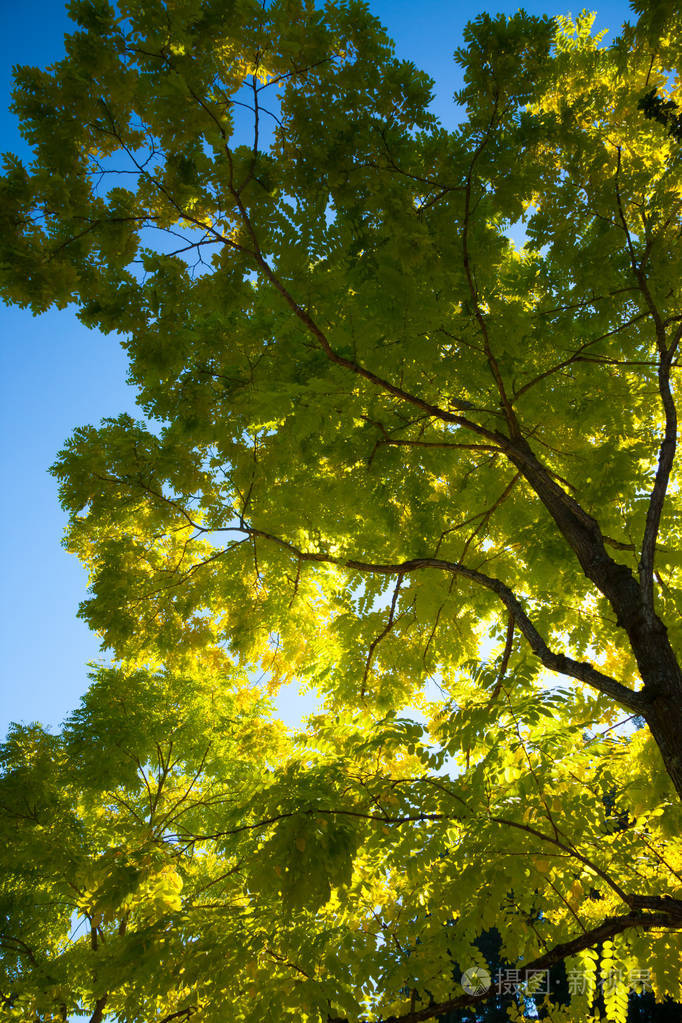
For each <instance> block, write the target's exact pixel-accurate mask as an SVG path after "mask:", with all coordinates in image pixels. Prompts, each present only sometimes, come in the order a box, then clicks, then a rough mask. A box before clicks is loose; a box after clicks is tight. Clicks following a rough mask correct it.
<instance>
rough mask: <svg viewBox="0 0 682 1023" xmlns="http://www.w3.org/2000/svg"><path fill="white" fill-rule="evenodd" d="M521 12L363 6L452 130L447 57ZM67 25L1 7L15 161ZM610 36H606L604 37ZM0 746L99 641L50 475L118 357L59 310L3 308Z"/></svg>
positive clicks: (89, 419) (432, 0)
mask: <svg viewBox="0 0 682 1023" xmlns="http://www.w3.org/2000/svg"><path fill="white" fill-rule="evenodd" d="M518 6H519V4H518V3H507V2H502V0H500V2H489V3H488V4H486V3H485V2H482V3H480V4H478V3H473V2H465V3H458V2H456V0H420V2H419V3H416V4H415V2H414V0H374V2H373V3H371V7H372V9H373V10H374V12H375V13H376V14H377V15H378V16H379V17H380V18H381V20H382V21H383V22H384V24H385V25H386V26H387V27H388V29H389V32H390V34H391V35H392V37H393V38H394V40H395V42H396V48H397V51H398V54H399V55H400V56H401V57H404V58H407V59H410V60H413V61H414V62H415V63H416V64H417V65H418V66H419V67H422V68H424V69H425V70H426V71H428V72H429V74H430V75H431V76H432V77H433V78H434V79H435V83H436V87H435V91H436V98H435V101H434V110H435V112H436V113H437V114H438V115H439V116H440V118H441V120H442V121H443V122H444V123H445V124H446V125H447V126H452V125H453V124H454V123H455V120H456V110H455V107H454V105H453V102H452V94H453V92H454V90H455V89H457V88H459V86H460V79H459V72H458V68H457V66H456V65H455V64H454V62H453V60H452V52H453V50H454V49H455V48H456V47H457V46H459V45H460V44H461V40H462V30H463V28H464V25H465V23H466V21H467V20H469V19H470V18H472V17H474V16H475V15H476V14H477V13H479V12H480V11H481V10H488V11H489V12H491V13H494V12H498V11H501V12H504V13H513V12H514V11H515V10H516V9H517V8H518ZM524 7H525V9H526V10H527V11H528V12H529V13H531V14H543V13H547V14H565V13H568V11H569V10H571V9H572V11H573V13H577V12H578V11H579V10H580V5H573V6H572V8H571V7H570V6H569V4H567V5H566V6H563V5H561V4H560V3H559V4H557V3H556V2H547V3H536V2H534V0H530V2H527V3H525V4H524ZM597 10H598V20H597V25H598V27H599V28H610V29H611V30H612V31H613V34H616V31H617V29H618V27H619V26H620V24H621V23H622V21H623V20H624V19H625V18H627V17H628V15H629V5H628V3H627V0H607V2H604V3H601V4H600V5H599V7H598V8H597ZM68 29H69V20H68V18H67V16H66V11H65V8H63V7H62V6H61V4H60V2H59V0H21V2H19V3H17V0H0V68H1V73H2V80H1V88H2V92H3V95H4V97H5V98H4V100H3V102H2V103H0V149H1V150H2V151H8V150H9V151H12V152H16V153H19V154H20V155H22V156H24V157H25V156H26V147H25V145H24V143H23V142H22V140H21V138H20V137H19V134H18V132H17V129H16V124H15V122H14V119H13V117H12V115H11V114H9V113H8V112H7V105H8V103H9V90H10V85H11V67H12V65H14V64H34V65H39V66H45V65H47V64H49V63H51V62H52V61H54V60H56V59H58V58H59V57H60V56H61V54H62V52H63V48H62V47H63V36H64V33H65V32H66V31H68ZM607 38H608V37H607ZM0 338H2V342H1V346H2V347H1V349H0V380H1V381H2V382H1V384H0V386H1V388H2V394H1V396H0V397H1V401H0V419H1V422H0V430H1V431H2V433H1V435H2V438H3V443H2V450H1V451H0V458H1V465H0V479H2V480H3V482H4V501H3V502H2V507H1V509H0V515H1V516H2V523H1V528H0V537H1V541H0V543H1V545H2V547H1V550H0V558H1V561H0V563H1V564H2V567H3V573H2V588H1V590H2V591H1V594H0V597H1V599H2V607H1V609H0V611H1V613H0V642H1V643H2V650H3V659H2V673H1V675H0V739H1V737H2V736H3V735H4V733H5V730H6V727H7V724H8V723H9V722H10V721H32V720H40V721H42V722H43V723H44V724H47V725H52V726H56V725H58V724H59V722H60V721H61V720H62V719H63V718H64V716H65V715H66V714H67V713H68V712H69V711H70V710H71V709H72V708H73V707H74V706H75V705H76V704H77V702H78V699H79V697H80V695H81V693H82V692H83V691H84V689H85V687H86V684H87V679H86V670H87V669H86V662H87V661H91V660H97V659H99V658H100V657H101V656H102V655H101V653H100V650H99V643H98V640H97V637H95V636H93V635H92V634H90V633H89V632H88V629H87V628H86V626H85V625H84V623H83V622H81V621H80V620H79V619H77V618H76V611H77V607H78V603H79V601H80V600H82V599H83V596H84V594H85V586H86V581H85V576H84V573H83V572H82V570H81V569H80V567H79V565H78V563H77V562H76V560H75V558H73V557H72V556H71V555H68V554H67V553H66V552H65V551H64V550H63V549H62V548H61V546H60V540H61V536H62V532H63V528H64V523H65V518H64V515H63V513H62V512H61V510H60V508H59V505H58V501H57V495H56V486H55V481H54V480H53V479H52V477H51V476H49V475H48V472H47V469H48V467H49V466H50V464H51V463H52V462H53V461H54V458H55V456H56V454H57V452H58V451H59V449H60V447H61V446H62V444H63V442H64V440H65V439H66V438H67V437H68V436H69V434H70V433H71V432H72V430H73V429H74V427H76V426H78V425H82V424H84V423H95V422H97V421H99V420H100V419H101V418H102V417H103V416H108V415H117V414H118V413H120V412H123V411H128V412H131V413H133V414H134V411H135V395H134V392H133V391H132V390H131V388H130V387H128V386H127V384H126V382H125V380H126V364H125V359H124V356H123V353H122V351H121V349H120V348H119V347H118V345H117V343H116V340H115V339H114V338H113V337H103V336H101V335H99V334H97V333H96V332H94V331H88V330H86V329H85V328H84V327H82V326H81V325H80V324H79V323H78V321H77V320H76V319H75V317H74V315H73V314H72V313H71V312H70V311H69V310H65V311H57V310H52V311H50V312H48V313H46V314H45V315H43V316H40V317H32V316H31V314H30V313H28V312H26V311H25V310H21V309H18V308H17V307H12V308H7V307H3V306H2V305H0ZM305 706H306V701H305V700H301V699H300V698H299V697H297V696H296V694H295V693H293V692H288V693H287V694H286V695H285V697H284V699H283V701H282V703H281V708H282V712H283V714H284V716H285V717H286V718H287V719H290V720H296V719H297V718H298V717H299V715H300V713H301V712H302V709H304V708H305Z"/></svg>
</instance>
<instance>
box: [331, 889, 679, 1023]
mask: <svg viewBox="0 0 682 1023" xmlns="http://www.w3.org/2000/svg"><path fill="white" fill-rule="evenodd" d="M661 901H666V900H661ZM670 901H671V902H672V901H673V900H670ZM633 927H639V928H641V929H642V930H644V931H650V930H654V929H656V928H659V927H660V928H666V929H670V930H677V929H680V928H682V919H681V918H680V916H678V914H677V912H668V911H667V910H666V911H663V912H658V913H644V912H641V911H637V910H634V911H633V912H631V913H628V914H627V915H623V916H611V917H607V918H606V920H603V921H602V922H601V923H600V924H597V926H596V927H593V928H592V929H591V930H589V931H585V932H584V933H583V934H578V935H576V937H575V938H571V939H570V940H569V941H565V942H563V943H562V944H560V945H555V946H554V948H552V949H550V950H549V951H547V952H544V953H543V954H542V955H541V956H538V957H537V958H536V959H532V960H531V961H530V962H528V963H523V969H525V970H526V971H534V970H548V969H549V968H550V967H551V966H554V964H555V963H558V962H561V961H562V960H564V959H567V958H568V957H569V956H573V955H577V953H578V952H582V951H583V950H584V949H586V948H594V946H595V945H597V944H599V943H600V942H603V941H607V940H609V939H610V938H614V937H615V936H616V935H617V934H622V933H623V931H628V930H630V929H631V928H633ZM526 975H527V974H526ZM494 993H495V989H494V987H490V988H489V989H488V990H487V991H485V992H483V994H480V995H469V994H463V995H457V996H456V997H455V998H448V999H447V1000H446V1001H444V1002H434V1003H433V1004H432V1005H428V1006H426V1008H424V1009H418V1010H417V1011H416V1012H415V1011H411V1012H406V1013H404V1014H403V1015H401V1016H388V1017H385V1018H384V1019H383V1020H382V1021H377V1023H421V1021H422V1020H427V1019H433V1018H434V1017H435V1016H440V1015H442V1014H443V1013H446V1012H451V1011H452V1010H453V1009H462V1008H466V1007H467V1006H470V1005H477V1004H479V1003H480V1002H484V1001H486V999H488V998H490V997H491V996H492V995H493V994H494ZM328 1023H347V1021H346V1020H345V1019H344V1018H343V1017H338V1016H337V1017H329V1019H328ZM363 1023H367V1021H363Z"/></svg>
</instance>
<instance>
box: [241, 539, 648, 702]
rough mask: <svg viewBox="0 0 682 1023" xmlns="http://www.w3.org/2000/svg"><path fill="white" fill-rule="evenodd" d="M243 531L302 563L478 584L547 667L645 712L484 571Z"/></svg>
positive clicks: (624, 689) (623, 688)
mask: <svg viewBox="0 0 682 1023" xmlns="http://www.w3.org/2000/svg"><path fill="white" fill-rule="evenodd" d="M241 528H242V529H243V530H244V532H246V533H248V534H250V535H255V536H260V537H262V538H263V539H265V540H270V541H272V542H273V543H276V544H278V545H279V546H280V547H284V548H285V549H286V550H288V551H290V552H291V553H292V554H293V555H294V556H295V557H296V558H298V559H300V560H301V561H316V562H319V563H322V564H334V565H339V566H341V567H343V568H350V569H353V570H354V571H357V572H365V573H371V574H375V575H405V574H408V573H412V572H416V571H418V570H419V569H423V568H435V569H438V570H439V571H443V572H449V573H451V574H452V575H458V576H461V577H462V578H464V579H468V580H469V581H470V582H473V583H476V584H477V585H478V586H482V587H484V588H485V589H487V590H490V591H492V592H493V593H494V594H495V595H496V596H497V597H498V598H499V600H500V601H501V602H502V603H503V604H504V606H505V607H506V608H507V610H508V612H509V614H510V615H512V616H513V618H514V621H515V622H516V624H517V626H518V628H519V630H520V631H521V633H522V634H523V636H524V637H525V639H526V641H527V642H528V645H529V646H530V648H531V650H532V651H533V653H534V654H535V656H536V657H537V658H538V659H539V660H540V661H541V663H542V664H543V665H544V666H545V667H546V668H549V669H551V670H552V671H556V672H559V673H560V674H562V675H569V676H570V677H571V678H576V679H578V680H579V681H581V682H585V683H586V684H587V685H589V686H591V687H592V688H593V689H596V690H598V692H600V693H604V694H605V695H607V696H610V697H611V698H612V699H613V700H615V701H616V702H617V703H620V704H621V705H622V706H624V707H627V708H628V709H629V710H634V711H638V712H641V710H642V703H643V701H642V697H641V696H640V695H639V694H638V693H636V692H634V691H633V690H632V689H629V688H628V687H627V686H624V685H623V684H622V683H621V682H618V681H616V679H614V678H611V677H610V676H608V675H604V674H603V673H602V672H600V671H598V670H597V669H596V668H594V667H593V666H592V665H591V664H588V663H587V662H584V661H576V660H574V659H573V658H572V657H568V656H567V655H566V654H560V653H556V651H554V650H552V649H551V648H550V647H549V646H548V644H547V643H546V642H545V640H544V639H543V638H542V636H541V635H540V633H539V632H538V630H537V629H536V627H535V625H534V624H533V622H532V621H531V619H530V618H529V616H528V615H527V613H526V611H525V609H524V607H523V605H522V604H521V602H520V600H519V599H518V597H517V596H516V595H515V594H514V593H513V591H512V590H511V589H510V588H509V587H508V586H507V585H506V583H503V582H502V581H501V580H500V579H496V578H495V577H493V576H488V575H484V574H483V573H482V572H478V571H477V570H476V569H473V568H468V567H467V566H465V565H462V564H460V563H459V562H455V561H446V560H443V559H442V558H413V559H411V560H408V561H402V562H397V563H395V564H376V563H372V562H366V561H357V560H355V559H353V558H339V557H333V556H332V555H330V554H325V553H322V552H319V551H302V550H301V549H300V548H298V547H295V546H294V544H291V543H289V542H288V541H287V540H283V539H281V538H280V537H277V536H273V535H272V534H270V533H265V532H263V531H262V530H259V529H254V528H253V527H249V526H246V525H243V526H242V527H241Z"/></svg>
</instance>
